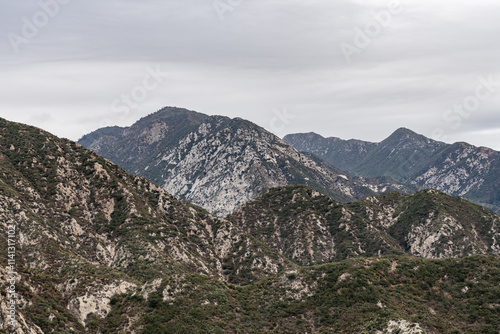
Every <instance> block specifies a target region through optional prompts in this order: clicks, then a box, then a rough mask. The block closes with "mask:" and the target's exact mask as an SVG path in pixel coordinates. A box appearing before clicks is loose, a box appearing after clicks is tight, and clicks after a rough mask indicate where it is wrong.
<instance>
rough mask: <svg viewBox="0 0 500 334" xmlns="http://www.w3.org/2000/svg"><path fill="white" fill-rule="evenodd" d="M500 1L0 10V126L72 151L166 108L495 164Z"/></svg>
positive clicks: (83, 4)
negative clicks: (417, 140)
mask: <svg viewBox="0 0 500 334" xmlns="http://www.w3.org/2000/svg"><path fill="white" fill-rule="evenodd" d="M499 15H500V2H499V1H498V0H474V1H472V0H469V1H460V0H438V1H436V0H433V1H431V0H418V1H417V0H408V1H401V2H398V1H396V2H394V1H383V0H311V1H303V0H301V1H299V0H215V1H214V0H161V1H160V0H148V1H144V2H139V1H132V0H106V1H88V0H87V1H83V0H41V1H32V0H23V1H2V5H1V12H0V34H2V36H3V38H2V39H1V40H0V73H1V75H0V117H4V118H7V119H9V120H13V121H20V122H24V123H28V124H32V125H36V126H39V127H41V128H43V129H46V130H48V131H50V132H52V133H54V134H56V135H58V136H61V137H67V138H70V139H73V140H77V139H79V138H80V137H81V136H82V135H84V134H86V133H88V132H90V131H93V130H95V129H97V128H99V127H102V126H107V125H122V126H123V125H130V124H132V123H133V122H134V121H135V120H137V119H139V118H140V117H143V116H145V115H148V114H150V113H152V112H155V111H156V110H158V109H160V108H162V107H164V106H177V107H183V108H187V109H191V110H195V111H198V112H202V113H206V114H210V115H215V114H218V115H225V116H229V117H242V118H245V119H248V120H251V121H253V122H255V123H257V124H259V125H261V126H263V127H265V128H267V129H268V130H271V131H273V132H274V133H276V134H277V135H279V136H283V135H285V134H287V133H296V132H309V131H314V132H317V133H320V134H321V135H324V136H335V137H341V138H344V139H349V138H358V139H363V140H370V141H380V140H382V139H384V138H385V137H387V136H389V135H390V134H391V133H392V132H393V131H394V130H396V129H397V128H399V127H407V128H410V129H412V130H414V131H416V132H418V133H421V134H424V135H426V136H428V137H432V138H434V139H439V140H443V141H446V142H455V141H466V142H469V143H472V144H474V145H478V146H488V147H491V148H494V149H497V150H500V112H499V111H500V67H499V65H500V64H499V62H500V20H499V19H498V18H499Z"/></svg>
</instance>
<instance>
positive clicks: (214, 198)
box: [79, 107, 409, 217]
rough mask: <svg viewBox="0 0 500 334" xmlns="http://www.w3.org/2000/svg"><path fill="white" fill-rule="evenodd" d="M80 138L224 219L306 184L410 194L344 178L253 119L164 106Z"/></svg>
mask: <svg viewBox="0 0 500 334" xmlns="http://www.w3.org/2000/svg"><path fill="white" fill-rule="evenodd" d="M79 142H80V143H81V144H82V145H84V146H85V147H87V148H89V149H91V150H94V151H95V152H97V153H99V154H100V155H102V156H104V157H105V158H107V159H109V160H110V161H113V162H114V163H117V164H118V165H120V166H122V167H123V168H125V169H126V170H127V171H129V172H131V173H134V174H137V175H142V176H144V177H146V178H147V179H149V180H151V181H153V182H155V183H156V184H158V185H160V186H162V187H164V188H165V189H167V190H168V191H169V192H170V193H172V194H174V195H175V196H177V197H179V198H180V199H182V200H186V201H190V202H193V203H195V204H197V205H200V206H202V207H204V208H206V209H208V210H209V211H211V212H213V213H215V214H217V215H219V216H221V217H223V216H225V215H227V214H228V213H230V212H232V211H234V210H235V209H236V208H237V207H238V206H240V205H242V204H244V203H245V202H246V201H248V200H250V199H252V198H254V197H256V196H257V195H258V194H260V193H262V192H263V191H265V190H266V189H268V188H271V187H276V186H282V185H286V184H294V183H304V184H308V185H310V186H311V187H314V188H316V189H318V190H320V191H321V192H324V193H326V194H329V195H331V196H333V197H335V198H337V199H338V200H341V201H351V200H355V199H357V198H362V197H365V196H368V195H372V194H375V193H381V192H384V191H388V190H396V189H399V190H401V191H409V190H408V189H406V187H403V186H401V185H399V184H398V183H397V182H394V181H393V180H390V179H389V178H381V179H376V178H374V179H373V180H372V179H368V178H358V177H354V176H351V175H346V173H345V172H343V171H341V170H338V169H336V168H333V167H331V166H329V165H328V164H326V163H324V162H323V161H320V160H318V159H315V158H311V157H310V156H308V155H306V154H301V153H299V152H298V151H297V150H295V149H294V148H292V147H291V146H289V145H288V144H286V143H285V142H284V141H283V140H281V139H280V138H278V137H277V136H275V135H274V134H272V133H270V132H268V131H266V130H265V129H263V128H262V127H260V126H258V125H256V124H254V123H252V122H250V121H247V120H243V119H241V118H235V119H231V118H228V117H224V116H208V115H204V114H199V113H196V112H192V111H187V110H185V109H179V108H172V107H167V108H164V109H162V110H160V111H158V112H156V113H154V114H152V115H149V116H147V117H144V118H142V119H141V120H140V121H138V122H137V123H135V124H134V125H132V126H131V127H128V128H126V129H125V130H123V131H122V132H118V131H112V130H110V129H104V130H97V131H95V132H93V133H91V134H89V135H87V136H84V137H82V139H81V140H80V141H79Z"/></svg>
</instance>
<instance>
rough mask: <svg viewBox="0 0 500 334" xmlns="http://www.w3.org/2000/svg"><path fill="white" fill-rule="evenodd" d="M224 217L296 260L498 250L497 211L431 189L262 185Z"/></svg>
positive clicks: (435, 255)
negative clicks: (338, 191)
mask: <svg viewBox="0 0 500 334" xmlns="http://www.w3.org/2000/svg"><path fill="white" fill-rule="evenodd" d="M229 219H230V220H232V221H234V223H235V224H236V225H237V226H240V227H241V228H242V229H244V230H245V231H247V232H248V233H250V234H252V235H254V236H256V237H257V236H258V237H259V238H261V239H262V240H264V241H265V242H266V244H268V245H270V246H271V247H272V248H273V249H274V250H275V251H276V252H278V253H279V254H282V255H284V256H286V257H287V258H289V259H291V260H293V261H294V262H297V263H300V264H302V265H310V264H314V263H325V262H329V261H333V260H339V259H345V258H350V257H357V256H380V255H384V254H405V253H406V254H408V255H411V256H418V257H426V258H450V257H463V256H469V255H472V254H490V255H500V251H499V244H498V240H499V238H500V217H499V216H497V215H496V214H494V213H493V212H491V211H489V210H487V209H484V208H482V207H480V206H478V205H474V204H472V203H469V202H467V201H465V200H462V199H459V198H455V197H451V196H448V195H445V194H443V193H440V192H438V191H435V190H425V191H420V192H418V193H415V194H412V195H401V194H398V193H390V194H385V195H381V196H378V197H371V198H367V199H365V200H361V201H358V202H355V203H351V204H341V203H338V202H336V201H334V200H333V199H331V198H329V197H327V196H325V195H321V194H319V193H318V192H316V191H315V190H313V189H310V188H307V187H305V186H288V187H283V188H277V189H271V190H269V191H268V192H266V193H265V194H264V195H262V196H259V197H258V198H257V199H255V200H253V201H251V202H249V203H247V204H246V205H244V206H243V207H241V208H240V209H239V210H238V211H236V212H235V213H234V214H233V215H230V216H229Z"/></svg>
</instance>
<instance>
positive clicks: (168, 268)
mask: <svg viewBox="0 0 500 334" xmlns="http://www.w3.org/2000/svg"><path fill="white" fill-rule="evenodd" d="M186 114H187V115H190V116H191V117H202V118H203V115H202V116H200V115H198V114H190V113H185V112H184V113H183V115H186ZM157 116H158V115H157ZM159 116H162V115H161V114H160V115H159ZM183 117H184V116H183ZM215 119H216V118H215ZM146 120H148V119H146ZM143 121H144V119H143ZM192 121H193V120H192V119H187V120H186V124H191V122H192ZM225 121H227V122H228V123H227V124H229V125H230V124H234V123H232V122H231V120H227V119H226V120H225ZM239 121H240V120H236V122H237V123H238V122H239ZM201 124H204V123H203V122H202V123H201ZM206 124H211V123H206ZM245 124H247V125H248V126H249V127H250V128H251V129H252V128H253V125H251V124H248V123H245ZM215 125H216V124H215ZM212 126H214V125H212ZM241 126H242V125H241V124H238V126H237V129H236V132H238V129H240V127H241ZM159 128H162V126H161V125H160V126H159ZM180 128H181V126H179V127H177V128H174V129H173V131H180ZM196 129H198V130H197V132H189V133H190V134H191V136H190V137H189V138H192V143H193V147H195V146H196V145H198V144H199V145H202V146H200V149H201V147H203V148H204V149H208V148H209V147H211V146H207V145H206V144H201V143H208V142H210V143H211V144H212V145H214V146H215V147H214V148H213V149H214V150H216V149H217V144H219V145H221V146H222V147H223V148H224V150H230V147H232V146H224V145H222V143H223V142H222V140H221V139H220V137H217V138H216V141H215V142H213V141H212V138H211V136H208V135H207V136H206V137H204V139H202V140H198V139H196V136H201V135H202V134H199V128H196ZM132 130H133V129H132V128H130V129H123V128H107V129H103V130H101V131H103V132H106V131H107V133H108V134H109V133H111V135H110V136H111V137H112V138H113V137H116V136H115V132H118V133H121V132H122V131H123V132H126V131H132ZM162 131H166V130H165V129H164V130H159V132H160V133H161V132H162ZM245 131H251V130H240V132H245ZM220 132H221V131H215V132H213V135H215V136H218V134H219V133H220ZM141 133H143V132H141V131H139V132H137V133H136V135H137V136H136V140H137V138H139V139H140V140H143V141H144V142H148V141H151V140H152V141H153V144H154V143H159V142H160V140H156V141H155V138H158V137H154V136H153V137H151V133H150V135H149V136H144V137H141V136H140V134H141ZM155 133H157V132H155ZM250 133H253V134H254V135H256V136H257V135H258V134H259V133H255V132H250ZM226 135H228V137H232V134H231V133H226ZM245 136H246V135H245ZM245 136H242V137H238V138H245ZM159 137H161V136H159ZM165 137H168V136H165ZM165 137H164V138H163V140H165V142H167V141H166V139H165ZM118 138H123V135H122V136H119V137H118ZM183 138H185V137H183ZM265 138H266V139H268V140H274V139H275V137H265ZM109 140H110V138H107V137H106V138H105V139H103V142H106V143H107V142H108V141H109ZM129 140H130V141H132V140H133V139H132V137H130V138H129ZM217 140H218V141H217ZM228 140H229V138H228ZM238 140H240V139H238ZM175 142H176V140H174V141H173V144H171V145H172V147H170V148H169V149H171V150H173V151H172V152H176V153H179V152H187V153H186V155H180V156H176V158H175V159H177V160H175V159H174V160H169V161H171V162H172V161H174V162H175V161H179V162H182V161H186V162H185V163H186V164H187V162H188V161H192V160H195V159H194V157H191V158H187V157H188V156H189V150H187V148H184V149H182V150H176V148H175V145H176V144H175ZM237 142H239V141H237ZM250 142H251V143H254V144H255V145H256V146H258V145H263V143H261V142H259V141H251V140H250ZM94 143H95V145H98V143H99V141H95V142H94ZM126 143H127V142H126V141H124V142H116V143H115V146H114V147H115V149H116V150H119V149H123V147H124V144H126ZM182 143H184V142H182ZM182 143H181V144H182ZM271 143H274V142H271ZM277 143H279V144H280V145H282V146H278V147H281V148H280V149H281V150H283V151H285V152H289V150H290V152H294V153H293V154H297V156H298V157H299V158H298V160H296V161H298V162H304V161H305V162H307V163H308V164H309V163H314V164H313V165H311V166H314V167H315V168H316V166H318V164H320V163H321V162H320V161H319V160H317V159H316V158H314V157H310V156H308V155H302V154H299V153H298V152H297V151H296V150H294V149H290V148H289V146H286V145H284V144H282V141H277ZM153 144H151V145H153ZM157 145H160V144H157ZM184 145H187V146H186V147H189V143H184ZM96 147H97V146H96ZM130 147H132V144H130ZM165 147H166V146H165ZM270 149H271V148H266V149H265V150H264V149H261V150H258V149H254V150H253V151H252V150H246V149H243V150H240V151H239V152H246V153H248V154H250V156H252V157H254V158H255V159H256V161H257V162H258V163H256V164H255V169H258V168H263V167H261V166H260V165H259V164H260V163H262V160H261V159H263V158H261V155H252V153H251V152H267V150H270ZM272 149H273V152H274V149H275V148H274V147H273V148H272ZM280 149H277V151H280ZM123 152H125V151H123ZM135 152H136V153H137V154H139V157H141V156H147V155H148V154H154V156H152V160H151V164H147V165H146V167H147V166H152V162H153V161H154V162H158V161H163V160H162V159H160V160H155V158H158V157H157V155H158V153H157V152H149V151H148V150H146V149H145V148H144V147H142V148H141V147H139V148H137V151H135ZM195 152H196V151H195ZM209 152H210V151H209ZM246 153H245V154H241V153H240V155H243V158H242V159H244V158H245V155H246ZM276 154H277V153H276ZM287 154H288V153H287ZM290 154H291V153H290ZM236 155H237V154H236V153H235V156H236ZM209 156H216V154H212V153H210V155H209ZM286 156H287V157H289V155H286ZM130 157H131V158H130V160H128V161H129V163H130V164H133V163H134V161H133V159H132V155H130ZM199 157H200V156H199V155H196V158H199ZM225 157H227V158H228V159H231V157H233V156H232V155H226V156H225ZM264 157H265V156H264ZM270 157H271V158H272V157H275V159H276V160H277V161H279V160H278V158H279V157H281V156H277V157H278V158H276V156H272V155H271V156H270ZM302 157H304V158H302ZM230 161H232V160H228V162H230ZM294 163H295V162H290V164H291V165H292V164H294ZM276 164H277V165H278V166H279V164H278V163H276ZM323 164H324V165H326V163H323ZM323 164H321V165H320V166H324V165H323ZM187 165H189V164H187ZM183 166H186V165H183ZM190 166H191V165H190ZM252 166H254V165H252ZM150 168H152V167H150ZM296 168H297V169H298V170H301V171H303V170H306V169H303V168H304V167H302V165H301V164H298V163H297V167H296ZM325 168H326V167H325ZM148 169H149V168H148ZM175 170H176V171H179V172H181V171H182V170H181V169H175ZM284 170H286V171H291V170H293V169H291V168H290V169H284ZM313 170H316V169H313ZM333 170H335V169H333ZM307 171H310V170H307ZM311 173H312V172H311ZM318 173H319V172H318ZM307 175H308V176H311V175H315V174H307ZM338 175H339V176H338V178H339V179H341V180H345V183H340V184H343V185H352V189H356V188H355V187H360V189H364V188H362V187H364V185H359V184H356V183H357V182H361V180H371V179H369V178H352V179H351V176H347V175H346V174H338ZM340 175H343V176H340ZM345 178H348V180H346V179H345ZM387 180H390V179H387ZM350 182H352V183H350ZM394 184H396V185H397V183H394ZM313 185H314V184H313ZM325 185H326V183H325ZM335 187H337V188H334V187H332V188H329V189H341V188H340V186H338V184H337V185H335ZM367 193H369V195H368V197H365V198H364V199H362V200H358V201H353V202H350V203H342V202H340V201H337V200H335V199H334V198H332V197H331V196H328V195H326V194H323V193H321V192H320V191H319V190H318V189H313V188H312V187H308V186H306V185H289V186H280V187H274V188H271V189H267V190H263V191H262V193H260V194H257V195H256V196H255V198H252V199H249V200H248V201H246V202H245V203H243V204H242V205H241V206H239V208H238V209H236V210H235V211H233V212H232V214H230V215H227V216H226V217H224V218H222V217H217V216H215V215H213V214H211V213H210V212H208V211H206V210H204V209H202V208H200V207H198V206H196V205H193V204H191V203H187V202H185V201H180V200H178V199H176V198H175V197H174V196H172V195H171V194H170V193H169V192H167V191H166V190H165V189H163V188H162V187H160V186H159V185H156V184H155V183H153V182H151V181H150V180H148V179H146V178H144V177H141V176H137V175H132V174H129V173H128V172H126V171H125V170H123V169H122V168H120V167H118V166H117V165H115V164H113V163H112V162H110V161H109V160H107V159H105V158H103V157H101V156H99V155H97V154H96V153H95V152H92V151H90V150H87V149H86V148H84V147H82V146H81V145H79V144H78V143H75V142H72V141H69V140H66V139H60V138H57V137H55V136H53V135H51V134H49V133H47V132H45V131H43V130H41V129H38V128H34V127H31V126H27V125H23V124H18V123H13V122H9V121H6V120H4V119H1V118H0V231H1V232H0V233H1V235H0V249H4V250H6V249H7V248H8V240H7V235H8V233H7V230H8V229H9V225H10V226H15V227H16V228H15V231H16V233H15V235H14V236H12V235H9V239H15V240H16V254H15V262H16V265H15V266H16V274H15V276H14V277H15V281H16V283H15V288H16V293H17V297H16V302H17V303H16V312H17V313H16V317H17V324H16V326H15V327H14V328H12V327H9V326H10V325H8V315H9V311H8V309H7V306H8V302H9V301H8V298H7V294H6V293H5V291H7V289H8V286H9V285H10V284H11V283H10V278H11V275H12V274H11V273H10V272H11V271H12V270H11V269H10V267H9V266H8V264H9V261H8V259H9V257H8V254H7V252H6V251H4V252H1V253H0V288H1V290H2V298H1V299H0V332H2V331H3V332H5V333H7V332H12V331H14V332H16V333H145V334H151V333H191V332H192V333H377V334H378V333H380V334H384V333H395V332H399V333H496V332H497V329H498V327H499V325H500V320H499V319H500V317H499V314H500V300H499V298H498V296H499V295H500V257H499V256H498V255H499V253H500V247H499V244H498V240H500V236H499V228H500V217H499V216H498V215H496V214H494V213H493V212H491V211H489V210H487V209H485V208H483V207H481V206H478V205H476V204H473V203H470V202H468V201H466V200H464V199H460V198H457V197H453V196H450V195H447V194H444V193H442V192H439V191H436V190H423V191H419V192H416V193H413V194H402V193H397V192H386V193H385V194H382V195H377V196H375V194H374V191H373V190H372V191H370V192H368V191H367ZM344 199H345V198H344ZM10 259H11V258H10Z"/></svg>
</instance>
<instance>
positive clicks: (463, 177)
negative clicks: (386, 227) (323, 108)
mask: <svg viewBox="0 0 500 334" xmlns="http://www.w3.org/2000/svg"><path fill="white" fill-rule="evenodd" d="M284 140H285V141H287V142H288V143H289V144H291V145H292V146H294V147H295V148H297V149H298V150H299V151H304V152H308V153H311V154H314V155H316V156H318V157H319V158H321V159H323V160H325V161H326V162H327V163H329V164H330V165H332V166H334V167H337V168H340V169H344V170H346V171H348V172H350V173H353V174H354V175H358V176H365V177H380V176H387V177H391V178H394V179H395V180H396V181H398V182H401V183H402V184H404V185H406V186H408V187H415V188H416V189H428V188H433V189H437V190H439V191H443V192H445V193H447V194H450V195H454V196H460V197H464V198H466V199H468V200H471V201H473V202H475V203H478V204H481V205H483V206H485V207H488V208H490V209H492V210H494V211H495V212H497V213H499V212H500V191H499V190H498V189H500V153H499V152H497V151H495V150H492V149H490V148H487V147H483V146H481V147H476V146H473V145H470V144H467V143H464V142H457V143H454V144H446V143H443V142H439V141H435V140H432V139H429V138H426V137H425V136H423V135H420V134H417V133H415V132H413V131H411V130H409V129H406V128H400V129H398V130H396V131H395V132H394V133H393V134H391V135H390V136H389V137H388V138H386V139H384V140H383V141H381V142H379V143H370V142H363V141H351V140H349V141H346V140H342V139H339V138H335V137H330V138H323V137H322V136H320V135H316V134H315V135H311V134H310V133H308V134H290V135H287V136H285V137H284ZM353 143H355V144H354V149H352V148H349V147H348V145H353Z"/></svg>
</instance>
